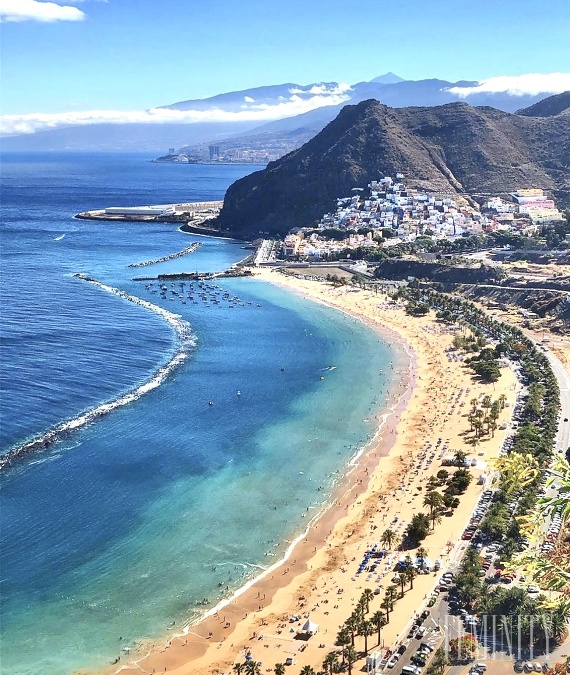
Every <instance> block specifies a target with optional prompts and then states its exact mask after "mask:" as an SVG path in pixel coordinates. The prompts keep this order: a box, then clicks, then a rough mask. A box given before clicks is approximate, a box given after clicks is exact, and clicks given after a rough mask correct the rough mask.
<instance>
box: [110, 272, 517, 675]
mask: <svg viewBox="0 0 570 675" xmlns="http://www.w3.org/2000/svg"><path fill="white" fill-rule="evenodd" d="M256 274H257V275H258V276H259V277H260V278H261V279H263V280H265V281H270V282H272V283H276V284H279V285H282V286H285V287H287V288H288V289H290V290H292V291H294V292H297V293H300V294H302V295H303V296H305V297H306V298H308V299H311V300H315V301H318V302H324V303H326V304H327V305H329V306H331V307H335V308H338V309H340V310H342V311H345V312H349V313H350V314H352V315H354V316H356V317H358V318H360V319H361V320H363V321H365V322H366V323H367V324H368V325H370V326H372V327H376V328H378V329H384V330H385V329H388V330H390V331H392V332H393V333H395V334H397V336H399V340H400V341H401V342H404V343H406V344H407V345H408V347H409V349H410V350H411V352H412V353H413V361H414V368H413V371H414V375H413V378H412V381H413V388H412V389H411V390H410V392H409V395H408V396H407V398H406V400H405V407H404V406H402V407H404V409H403V411H401V412H400V414H399V415H394V416H392V418H391V419H390V420H389V421H388V423H387V424H386V425H385V426H384V427H383V428H382V429H381V430H380V432H379V433H378V435H377V437H376V439H375V441H374V442H373V443H372V444H371V446H370V448H369V450H368V452H367V453H365V454H364V455H363V456H362V458H361V461H360V462H359V465H358V467H357V469H356V470H355V471H353V472H352V473H351V474H350V480H349V483H348V484H346V485H345V486H344V488H343V491H342V493H339V494H338V495H336V500H335V502H334V504H333V506H332V507H331V508H330V509H329V510H328V511H327V512H326V513H325V514H324V516H323V517H321V519H320V520H319V521H318V522H317V523H316V524H315V526H314V527H312V528H311V530H310V531H309V533H308V535H307V537H306V539H304V540H303V541H302V542H300V543H299V544H298V545H297V547H296V548H295V549H294V551H293V553H292V555H291V557H290V558H289V560H287V562H285V563H284V564H283V566H282V567H281V568H279V569H277V570H276V571H274V573H273V574H271V575H268V576H266V577H265V578H263V579H261V580H259V581H258V582H257V583H256V584H255V585H253V586H252V587H251V588H250V589H249V590H247V591H246V592H245V593H243V594H242V595H240V596H239V597H237V598H236V599H235V600H233V601H232V602H231V603H230V604H229V605H227V606H226V607H225V608H224V609H223V610H221V611H220V612H219V613H218V614H216V615H214V616H211V617H209V618H207V619H205V620H204V621H202V622H201V623H200V624H198V625H195V626H192V627H190V628H189V630H188V632H187V634H186V635H183V636H178V637H171V638H170V639H164V640H162V641H160V642H157V643H156V644H155V645H154V648H153V649H151V651H150V654H148V655H146V656H139V657H138V658H137V659H136V663H135V662H134V660H133V661H130V663H129V659H133V657H129V656H126V657H123V658H122V660H121V662H120V663H119V664H117V665H116V666H114V667H113V668H112V670H111V671H109V672H116V671H117V669H118V668H119V666H120V668H121V672H123V673H130V672H139V673H140V672H143V673H155V672H156V673H163V672H168V673H173V674H176V675H206V674H208V675H211V674H212V673H218V674H221V673H230V672H231V670H232V666H233V664H234V663H235V662H238V661H241V662H243V661H244V660H245V656H246V654H248V653H251V655H252V657H253V658H254V659H255V660H256V661H260V662H262V667H261V670H262V672H264V673H266V672H267V673H269V672H272V671H273V667H274V665H275V664H276V663H283V662H284V661H285V660H286V658H287V657H294V659H295V664H296V665H295V672H298V671H299V670H300V668H302V667H303V666H304V665H310V666H312V667H313V668H314V669H315V670H318V669H320V668H321V667H322V662H323V659H324V657H325V656H326V654H327V653H328V652H329V651H331V650H332V649H334V648H335V647H334V643H335V639H336V635H337V632H338V630H339V627H340V626H341V625H342V624H343V623H344V621H345V620H346V619H347V618H348V617H349V616H350V614H351V612H352V610H353V609H354V606H355V604H356V602H357V601H358V599H359V597H360V595H361V594H362V591H363V590H364V589H365V588H371V589H373V590H374V589H375V588H377V587H381V589H385V588H386V587H387V586H388V585H390V583H391V578H392V576H393V572H392V570H391V568H390V569H386V568H385V565H384V562H383V561H380V562H381V564H380V565H379V566H378V570H377V573H378V572H379V573H380V574H381V575H382V576H381V577H378V576H377V573H375V574H374V575H372V578H369V579H367V578H366V575H365V574H362V575H360V576H357V575H356V572H357V569H358V565H359V562H360V561H361V560H362V557H363V554H364V552H365V550H366V548H367V546H369V545H371V544H372V543H374V542H377V541H379V539H380V537H381V534H382V532H383V531H384V530H385V529H387V528H388V527H390V528H391V529H393V530H396V531H397V532H398V533H399V534H401V533H402V532H403V531H404V528H405V526H406V524H407V523H408V522H409V521H410V520H411V518H412V516H413V515H414V513H417V512H419V511H426V510H427V509H426V508H425V507H423V506H422V503H423V495H424V490H423V488H424V487H425V484H426V481H427V479H428V477H429V476H430V475H435V474H436V473H437V471H438V470H440V469H441V461H442V456H443V455H447V454H453V452H454V451H455V450H463V451H465V452H466V453H468V454H469V456H470V457H473V458H476V460H477V462H478V465H477V467H473V468H472V469H471V471H472V473H473V475H474V478H475V480H473V481H472V483H471V485H470V486H469V488H468V490H467V491H466V493H465V494H464V495H462V496H461V502H460V506H459V507H458V508H457V509H456V510H455V512H454V513H453V515H452V516H451V517H445V518H444V519H443V521H442V522H441V523H440V524H439V525H436V527H435V530H434V532H432V533H431V534H430V535H429V536H428V537H427V539H425V540H424V542H423V546H424V548H426V549H427V551H428V556H429V557H430V558H431V559H432V561H433V560H435V559H437V558H439V559H440V560H442V570H444V569H445V568H446V566H447V565H449V564H450V562H451V561H453V560H455V559H457V557H458V556H459V555H460V554H461V551H462V550H463V549H464V548H465V546H466V545H467V542H462V541H461V533H462V531H463V529H464V527H465V525H466V524H467V522H468V521H469V517H470V514H471V512H472V510H473V508H474V505H475V503H476V501H477V499H478V497H479V495H480V494H481V492H482V491H483V489H484V486H483V485H478V484H477V482H478V481H477V480H476V479H477V478H478V477H479V475H480V474H482V473H484V472H485V471H486V466H485V465H486V463H487V462H488V461H489V460H490V459H492V458H493V457H496V456H497V455H498V452H499V449H500V446H501V443H502V441H503V439H504V437H505V433H506V431H504V430H497V432H496V433H495V436H494V438H490V437H488V436H486V437H484V438H483V439H482V442H481V443H480V444H479V445H478V446H477V447H474V446H473V445H471V444H469V440H470V438H471V434H470V433H468V432H469V424H468V422H467V419H466V418H467V414H468V411H469V409H470V401H471V400H472V399H474V398H478V397H480V396H482V395H484V394H489V395H491V397H493V398H498V397H499V396H500V395H501V394H505V396H506V398H507V400H508V401H509V402H510V403H511V404H512V403H513V402H514V399H515V394H516V387H517V383H516V379H515V377H514V374H513V373H512V372H511V371H510V369H508V368H503V369H502V377H501V379H500V380H499V382H497V383H496V384H495V385H483V384H481V383H479V382H477V381H475V380H474V379H473V377H472V375H471V373H470V371H469V370H467V369H465V368H463V367H462V366H461V363H458V362H456V361H455V360H453V357H452V356H451V355H450V353H448V352H446V349H447V348H448V347H450V346H451V343H452V339H453V333H454V330H455V329H453V328H451V329H450V328H448V327H447V326H444V325H441V324H439V323H437V322H436V321H435V320H434V318H433V316H431V317H430V316H427V317H423V318H412V317H409V316H407V315H406V314H405V312H404V310H403V307H402V306H401V305H396V304H393V303H392V302H391V301H390V300H389V299H388V298H387V297H386V296H381V295H376V294H375V293H372V292H370V291H362V290H356V289H353V288H349V287H341V288H333V287H332V286H331V285H330V284H325V283H319V282H315V281H307V280H303V279H296V278H293V277H288V276H284V275H283V274H281V273H279V272H277V271H272V270H266V269H264V270H261V271H258V270H256ZM384 335H385V333H384ZM510 410H512V408H511V407H507V408H506V409H505V410H504V411H503V413H502V417H501V419H500V420H499V424H500V423H501V422H503V421H507V420H508V416H509V415H510ZM438 439H441V440H440V441H439V443H438ZM445 447H447V450H445ZM432 453H435V456H434V457H433V459H432V460H431V461H430V455H431V454H432ZM411 553H412V554H413V551H412V552H411ZM393 555H394V557H395V559H396V560H397V556H399V555H401V554H399V553H396V552H394V554H393ZM393 564H394V563H392V567H393ZM440 574H441V571H440V572H436V573H431V574H428V575H422V576H419V577H417V578H416V579H415V581H414V584H413V589H412V590H410V589H409V585H406V592H405V595H404V598H403V599H401V600H399V601H398V602H397V603H396V605H395V608H394V611H393V612H392V613H391V615H390V623H389V624H388V625H387V626H385V627H384V628H383V629H382V644H383V645H384V647H385V648H388V647H390V646H392V645H393V644H394V642H395V641H396V640H397V639H398V636H400V635H401V634H403V633H404V632H407V626H408V624H409V623H410V621H411V619H412V618H413V615H414V612H415V611H418V610H419V611H421V610H422V608H423V607H424V606H425V602H426V599H427V597H428V596H429V595H430V593H431V591H432V590H433V588H434V586H435V584H436V582H437V578H438V577H439V575H440ZM382 598H383V593H382V592H380V594H378V595H375V596H374V599H373V600H372V601H371V603H370V613H371V614H372V613H373V612H375V611H377V610H378V609H380V602H381V600H382ZM294 614H297V615H299V616H300V622H295V623H290V622H289V620H290V617H291V616H292V615H294ZM308 617H310V619H311V621H313V622H315V623H317V624H319V630H318V633H317V634H316V635H315V636H313V637H312V638H311V639H309V640H301V639H298V638H297V630H298V629H299V627H300V625H302V624H303V623H304V622H305V621H306V619H307V618H308ZM291 628H293V632H290V631H291ZM296 638H297V639H296ZM376 642H377V636H376V634H374V635H373V636H372V637H370V638H369V640H368V644H369V647H371V648H373V649H376V647H375V645H376ZM363 645H364V640H363V638H357V644H356V647H357V649H362V648H363ZM362 666H363V662H360V663H356V664H355V669H356V670H358V669H359V668H361V667H362Z"/></svg>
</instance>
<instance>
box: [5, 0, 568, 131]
mask: <svg viewBox="0 0 570 675" xmlns="http://www.w3.org/2000/svg"><path fill="white" fill-rule="evenodd" d="M0 17H1V19H2V24H3V25H2V64H3V65H2V73H1V84H2V99H3V102H2V113H3V115H4V116H15V117H18V116H25V115H31V114H44V115H47V116H49V115H53V114H57V115H61V116H62V117H61V120H60V122H58V123H61V121H63V122H65V121H66V117H65V114H70V116H69V117H68V118H67V119H69V123H74V122H73V120H74V115H76V114H77V113H78V112H81V111H103V112H104V113H105V114H103V115H102V116H101V117H102V119H103V120H104V119H106V118H107V119H110V120H111V121H116V118H117V113H116V111H123V112H130V113H132V115H131V121H138V120H139V117H138V115H140V113H141V111H145V110H147V109H149V108H154V107H156V106H161V105H167V104H170V103H174V102H176V101H180V100H185V99H198V98H204V97H208V96H213V95H216V94H220V93H224V92H228V91H236V90H241V89H248V88H252V87H257V86H263V85H270V84H282V83H286V82H292V83H297V84H301V85H306V84H310V83H313V82H330V81H336V82H339V83H343V84H356V83H357V82H361V81H366V80H370V79H372V78H374V77H376V76H378V75H381V74H383V73H385V72H387V71H392V72H394V73H396V74H397V75H399V76H400V77H402V78H404V79H408V80H419V79H426V78H432V77H437V78H440V79H445V80H448V81H451V82H455V81H457V80H460V79H464V80H474V81H481V80H485V79H488V78H493V77H497V76H520V75H526V74H529V73H531V74H532V73H539V74H552V73H562V74H567V73H570V51H569V50H568V49H567V48H566V47H564V45H565V43H566V40H567V35H568V34H569V33H570V7H569V6H568V3H567V2H566V0H550V1H549V2H548V3H547V5H546V4H545V3H544V2H539V1H538V0H527V1H526V2H525V3H524V7H522V6H521V4H520V3H519V2H515V0H504V1H503V2H501V3H497V2H496V1H495V0H480V1H479V2H477V3H469V4H468V3H458V2H457V1H456V0H432V1H431V2H419V0H407V2H404V3H400V4H398V5H391V6H389V7H387V6H382V5H379V4H378V3H377V2H373V1H372V0H355V1H354V2H351V3H347V2H340V1H339V0H327V1H326V2H320V3H308V2H306V1H305V0H287V2H281V3H277V2H272V1H271V0H242V2H240V3H236V2H233V0H211V1H210V2H208V3H202V2H198V1H197V0H163V1H162V2H156V0H136V1H135V0H58V1H57V2H44V1H42V0H0ZM551 77H552V76H551ZM512 82H519V84H520V82H521V81H516V80H511V81H508V80H507V81H505V86H507V87H508V86H511V84H510V83H512ZM522 82H523V83H524V86H527V84H528V83H529V82H530V80H528V79H527V80H525V81H522ZM564 82H566V80H564ZM528 86H532V84H530V85H528ZM337 102H338V101H337ZM323 103H327V102H326V101H324V102H321V101H318V100H317V101H315V102H314V107H316V105H317V104H323ZM106 116H107V117H106ZM119 117H120V115H119ZM143 117H144V116H143ZM262 118H263V116H262V115H260V119H262ZM265 118H266V119H269V118H270V114H269V112H267V113H266V116H265ZM50 119H51V118H49V117H46V120H48V121H47V122H46V121H44V123H45V124H49V123H51V122H50V121H49V120H50ZM125 121H128V120H125ZM143 121H147V120H146V119H143Z"/></svg>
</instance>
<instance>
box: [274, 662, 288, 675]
mask: <svg viewBox="0 0 570 675" xmlns="http://www.w3.org/2000/svg"><path fill="white" fill-rule="evenodd" d="M273 672H274V673H275V675H285V664H284V663H276V664H275V665H274V666H273Z"/></svg>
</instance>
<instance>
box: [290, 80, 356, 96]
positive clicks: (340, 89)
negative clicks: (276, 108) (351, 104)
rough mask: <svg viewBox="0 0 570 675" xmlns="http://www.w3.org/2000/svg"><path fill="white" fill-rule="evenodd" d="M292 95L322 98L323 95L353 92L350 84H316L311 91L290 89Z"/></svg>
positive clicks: (296, 88) (297, 88)
mask: <svg viewBox="0 0 570 675" xmlns="http://www.w3.org/2000/svg"><path fill="white" fill-rule="evenodd" d="M289 91H290V92H291V94H313V95H315V96H320V95H322V94H330V95H335V94H346V92H348V91H352V87H351V86H350V84H346V83H344V82H341V83H340V84H337V83H336V82H321V83H320V84H314V85H313V86H312V87H310V88H309V89H302V88H301V87H294V88H293V89H289Z"/></svg>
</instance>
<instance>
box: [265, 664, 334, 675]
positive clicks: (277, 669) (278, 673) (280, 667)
mask: <svg viewBox="0 0 570 675" xmlns="http://www.w3.org/2000/svg"><path fill="white" fill-rule="evenodd" d="M273 672H274V673H275V675H285V672H286V668H285V664H284V663H276V664H275V665H274V666H273ZM331 675H332V671H331Z"/></svg>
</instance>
